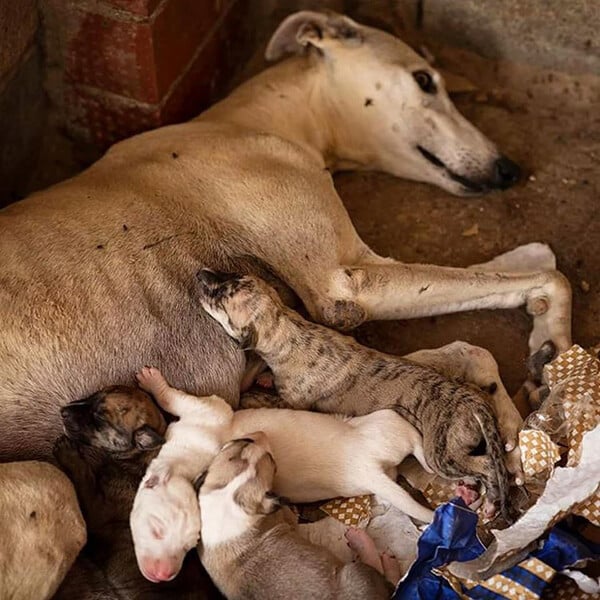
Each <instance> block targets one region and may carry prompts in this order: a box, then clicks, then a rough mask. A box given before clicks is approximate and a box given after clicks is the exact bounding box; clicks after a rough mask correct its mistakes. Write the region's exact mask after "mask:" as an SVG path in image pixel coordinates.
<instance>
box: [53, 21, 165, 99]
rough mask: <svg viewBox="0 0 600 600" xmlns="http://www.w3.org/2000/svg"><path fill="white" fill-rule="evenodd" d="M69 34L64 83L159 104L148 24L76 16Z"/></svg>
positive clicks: (150, 33)
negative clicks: (68, 82) (81, 85)
mask: <svg viewBox="0 0 600 600" xmlns="http://www.w3.org/2000/svg"><path fill="white" fill-rule="evenodd" d="M68 33H69V37H70V40H69V43H68V46H67V50H66V57H65V77H66V80H67V81H70V82H72V83H76V84H83V85H87V86H92V87H96V88H99V89H101V90H106V91H110V92H113V93H115V94H119V95H121V96H125V97H128V98H134V99H136V100H141V101H143V102H149V103H153V102H158V101H159V100H160V96H159V93H158V88H157V84H156V73H155V65H154V54H153V46H152V31H151V28H150V25H149V24H148V23H136V22H127V21H116V20H113V19H111V18H108V17H105V16H103V15H98V14H92V13H87V12H78V14H77V16H76V18H75V19H74V24H73V25H72V27H71V28H70V30H69V32H68Z"/></svg>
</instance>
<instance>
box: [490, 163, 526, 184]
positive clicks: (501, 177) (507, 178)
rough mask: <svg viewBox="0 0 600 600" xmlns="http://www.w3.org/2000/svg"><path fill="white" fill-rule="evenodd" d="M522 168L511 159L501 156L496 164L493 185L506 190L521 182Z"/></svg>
mask: <svg viewBox="0 0 600 600" xmlns="http://www.w3.org/2000/svg"><path fill="white" fill-rule="evenodd" d="M520 177H521V167H519V165H518V164H517V163H515V162H513V161H512V160H510V158H507V157H506V156H501V157H500V158H499V159H498V160H497V161H496V162H495V163H494V176H493V179H492V183H493V185H494V187H496V188H499V189H501V190H505V189H507V188H509V187H511V186H512V185H514V184H515V183H517V181H519V178H520Z"/></svg>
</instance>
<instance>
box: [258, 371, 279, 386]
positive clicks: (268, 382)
mask: <svg viewBox="0 0 600 600" xmlns="http://www.w3.org/2000/svg"><path fill="white" fill-rule="evenodd" d="M256 385H257V386H258V387H261V388H265V389H268V390H273V389H275V382H274V378H273V373H271V371H263V372H262V373H260V375H259V376H258V377H257V378H256Z"/></svg>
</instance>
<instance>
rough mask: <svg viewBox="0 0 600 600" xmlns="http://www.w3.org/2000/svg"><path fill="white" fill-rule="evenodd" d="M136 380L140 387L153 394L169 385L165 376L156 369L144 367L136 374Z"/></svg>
mask: <svg viewBox="0 0 600 600" xmlns="http://www.w3.org/2000/svg"><path fill="white" fill-rule="evenodd" d="M135 378H136V379H137V382H138V384H139V386H140V387H141V388H142V389H143V390H146V391H147V392H150V393H151V394H154V393H155V392H156V391H158V390H160V389H161V388H162V387H164V386H166V385H167V382H166V380H165V378H164V377H163V374H162V373H161V372H160V371H159V370H158V369H157V368H156V367H143V368H142V369H140V370H139V371H138V372H137V373H136V374H135Z"/></svg>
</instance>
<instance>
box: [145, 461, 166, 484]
mask: <svg viewBox="0 0 600 600" xmlns="http://www.w3.org/2000/svg"><path fill="white" fill-rule="evenodd" d="M169 479H171V469H169V467H167V466H162V467H159V468H157V469H152V465H150V469H148V470H147V471H146V474H145V475H144V479H142V485H143V486H144V487H145V488H149V489H152V488H155V487H156V486H157V485H164V484H165V483H167V482H168V481H169Z"/></svg>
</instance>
